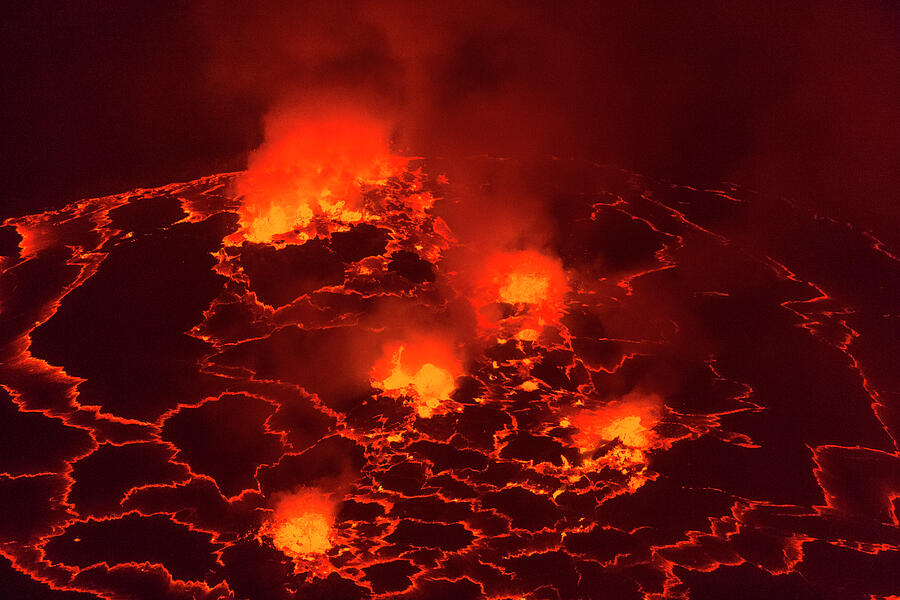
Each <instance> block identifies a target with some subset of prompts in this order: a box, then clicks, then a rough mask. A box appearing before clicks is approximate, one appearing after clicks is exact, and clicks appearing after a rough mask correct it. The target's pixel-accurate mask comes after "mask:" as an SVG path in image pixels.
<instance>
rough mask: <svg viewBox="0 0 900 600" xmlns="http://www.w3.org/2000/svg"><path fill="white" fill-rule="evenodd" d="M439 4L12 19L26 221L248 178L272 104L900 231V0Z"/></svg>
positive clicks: (454, 145) (50, 14) (9, 205)
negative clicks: (324, 104) (735, 189)
mask: <svg viewBox="0 0 900 600" xmlns="http://www.w3.org/2000/svg"><path fill="white" fill-rule="evenodd" d="M421 4H422V3H417V2H406V1H391V2H328V3H320V4H312V3H297V2H272V1H261V2H255V3H237V2H234V3H223V2H214V1H212V2H210V1H199V2H191V3H187V2H133V1H132V2H128V1H118V2H99V1H82V2H62V1H58V0H57V1H41V0H38V1H32V2H22V3H5V5H4V8H3V13H4V14H3V17H2V31H0V37H2V42H0V44H2V47H3V59H4V67H3V74H2V77H3V87H2V89H3V94H2V95H0V98H2V99H0V102H2V107H3V108H2V115H3V131H2V137H3V143H4V150H5V152H4V155H5V159H4V161H3V164H4V171H5V172H4V177H3V192H2V194H3V196H2V202H3V209H2V214H4V215H9V214H15V213H21V212H30V211H35V210H38V209H40V208H42V207H45V206H59V205H61V204H64V203H65V202H68V201H71V200H73V199H76V198H79V197H84V196H92V195H100V194H106V193H114V192H119V191H124V190H126V189H129V188H132V187H136V186H155V185H161V184H164V183H169V182H172V181H177V180H185V179H190V178H194V177H198V176H202V175H206V174H210V173H213V172H218V171H223V170H234V169H239V168H242V167H243V166H244V160H245V158H246V154H247V152H248V151H249V150H251V149H252V148H254V147H255V146H256V145H258V144H259V142H260V139H261V118H262V116H263V115H264V114H265V113H266V112H267V111H268V110H269V109H270V108H272V107H274V106H277V105H279V104H282V105H283V104H284V103H290V102H300V103H303V102H307V101H310V100H314V99H315V98H317V97H331V96H335V95H337V96H340V97H342V98H350V99H352V101H353V102H359V103H361V104H364V105H366V106H370V107H375V109H377V110H379V111H382V112H384V113H385V114H387V115H389V116H390V117H391V118H392V119H393V120H394V121H395V122H396V123H397V129H398V140H402V145H403V146H404V148H405V149H406V150H407V151H409V152H412V153H418V154H426V155H441V156H467V155H473V154H480V153H489V154H494V155H506V156H516V155H522V156H525V157H535V156H543V155H559V156H576V157H580V158H589V159H594V160H598V161H601V162H609V163H614V164H617V165H621V166H624V167H627V168H632V169H635V170H638V171H641V172H643V173H646V174H649V175H656V176H661V177H668V178H672V179H676V180H678V181H680V182H683V183H690V182H697V183H704V182H707V181H717V180H729V181H736V182H740V183H745V184H749V185H751V186H755V187H757V188H761V189H764V190H767V191H774V192H776V193H780V194H784V195H788V196H791V197H794V198H796V199H798V200H799V201H801V202H803V203H806V204H808V205H810V206H814V207H817V208H818V209H820V210H822V211H824V212H825V213H827V214H831V215H834V216H836V217H838V218H846V219H852V220H854V221H857V222H859V223H861V224H862V225H863V226H865V227H872V228H874V229H875V230H876V232H882V233H884V232H887V233H889V232H890V231H892V230H895V229H896V227H895V225H896V224H897V221H896V218H897V212H898V209H897V208H896V206H895V204H896V200H897V189H898V184H900V175H898V169H897V168H896V164H897V163H898V155H900V152H898V149H900V103H898V102H897V100H896V98H897V97H900V33H898V32H900V11H898V9H897V8H896V5H895V4H893V3H891V2H887V1H884V2H879V1H867V0H857V1H854V2H832V1H827V0H826V1H820V2H811V1H810V2H806V1H798V2H783V1H780V2H769V1H766V0H762V1H758V0H754V1H746V0H742V1H735V2H728V1H724V2H693V3H672V2H640V3H635V2H621V3H616V4H613V3H601V2H589V3H587V2H504V1H497V2H485V3H481V4H478V3H465V2H463V3H449V4H452V6H444V3H431V5H430V6H426V7H424V8H423V7H422V6H420V5H421ZM242 5H246V7H244V6H242Z"/></svg>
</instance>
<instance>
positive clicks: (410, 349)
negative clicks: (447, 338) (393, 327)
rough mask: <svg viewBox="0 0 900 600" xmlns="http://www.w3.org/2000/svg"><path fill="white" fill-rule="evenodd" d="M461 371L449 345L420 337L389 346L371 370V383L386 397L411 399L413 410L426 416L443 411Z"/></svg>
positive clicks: (460, 366)
mask: <svg viewBox="0 0 900 600" xmlns="http://www.w3.org/2000/svg"><path fill="white" fill-rule="evenodd" d="M461 374H462V365H461V363H460V361H459V359H458V358H456V356H455V354H454V352H453V349H452V347H450V346H449V345H448V344H445V343H443V342H440V341H437V340H427V339H420V340H416V341H413V342H406V343H403V344H393V345H391V346H390V348H389V351H388V353H387V354H386V355H385V358H383V359H382V360H380V361H379V362H378V363H376V365H375V366H374V367H373V369H372V384H373V385H374V386H375V387H377V388H379V389H381V390H382V391H383V393H384V394H386V395H388V396H391V397H394V398H399V397H401V396H406V397H408V398H410V399H412V401H413V405H414V408H415V409H416V413H417V414H418V415H419V416H420V417H422V418H428V417H431V416H433V415H434V414H436V413H440V412H444V410H445V409H446V403H447V401H448V400H449V399H450V395H451V394H452V393H453V391H454V390H455V389H456V378H457V377H458V376H459V375H461Z"/></svg>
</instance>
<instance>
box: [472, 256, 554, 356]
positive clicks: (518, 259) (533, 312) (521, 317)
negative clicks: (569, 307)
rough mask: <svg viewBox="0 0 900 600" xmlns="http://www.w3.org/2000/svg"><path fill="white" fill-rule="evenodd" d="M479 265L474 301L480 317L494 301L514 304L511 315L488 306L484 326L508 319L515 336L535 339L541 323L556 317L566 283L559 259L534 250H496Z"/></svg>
mask: <svg viewBox="0 0 900 600" xmlns="http://www.w3.org/2000/svg"><path fill="white" fill-rule="evenodd" d="M481 268H482V273H481V275H480V277H479V281H478V283H477V285H476V290H475V293H474V294H473V301H474V302H475V303H476V304H477V305H478V306H477V308H479V309H480V310H479V314H480V315H481V316H482V318H483V319H484V318H485V315H486V313H485V308H486V307H490V306H492V305H493V304H495V303H498V302H499V303H503V304H507V305H513V306H515V313H514V315H513V316H512V318H510V317H506V318H505V319H504V318H503V317H502V316H501V315H499V314H496V315H491V311H490V310H488V311H487V317H486V319H487V322H484V321H483V322H482V325H483V326H487V327H491V326H494V324H495V323H496V322H497V321H499V320H507V324H508V325H510V326H514V327H515V333H512V335H513V336H514V337H515V338H516V339H519V340H527V341H536V340H537V339H538V338H539V337H540V332H541V330H542V329H543V327H544V326H546V325H550V324H553V323H555V322H556V321H557V320H558V319H559V316H560V315H561V313H562V308H563V297H564V296H565V294H566V292H567V291H568V286H567V284H566V275H565V273H564V271H563V269H562V265H561V264H560V261H559V260H558V259H556V258H553V257H551V256H548V255H546V254H542V253H541V252H538V251H537V250H521V251H517V252H496V253H494V254H493V255H492V256H490V257H489V258H488V260H487V261H486V262H485V264H484V265H483V266H482V267H481Z"/></svg>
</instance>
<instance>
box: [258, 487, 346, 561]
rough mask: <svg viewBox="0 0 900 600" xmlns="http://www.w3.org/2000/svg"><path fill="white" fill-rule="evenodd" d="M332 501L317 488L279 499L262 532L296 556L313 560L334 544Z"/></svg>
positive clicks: (276, 545)
mask: <svg viewBox="0 0 900 600" xmlns="http://www.w3.org/2000/svg"><path fill="white" fill-rule="evenodd" d="M333 524H334V508H333V506H332V503H331V502H330V501H329V500H328V499H327V498H326V496H324V495H323V494H322V493H320V492H319V491H317V490H302V491H300V492H297V493H295V494H290V495H287V496H282V497H281V498H279V500H278V502H277V504H276V506H275V512H274V514H273V515H272V518H271V519H270V521H269V522H268V523H267V524H266V525H265V526H264V528H263V529H262V531H261V533H263V535H266V536H269V537H271V539H272V543H273V544H274V545H275V547H276V548H278V549H279V550H280V551H282V552H284V553H285V554H287V555H288V556H290V557H292V558H294V559H300V560H314V559H315V558H316V557H317V556H319V555H322V554H324V553H325V552H327V551H328V550H329V549H330V548H331V547H332V545H333V541H332V527H333Z"/></svg>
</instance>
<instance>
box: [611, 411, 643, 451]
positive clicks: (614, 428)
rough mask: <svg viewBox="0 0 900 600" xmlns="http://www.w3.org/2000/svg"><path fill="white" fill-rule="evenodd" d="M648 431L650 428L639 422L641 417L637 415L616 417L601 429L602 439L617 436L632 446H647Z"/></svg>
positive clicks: (612, 438)
mask: <svg viewBox="0 0 900 600" xmlns="http://www.w3.org/2000/svg"><path fill="white" fill-rule="evenodd" d="M649 433H650V430H649V429H647V428H646V427H644V426H643V425H642V424H641V417H640V416H638V415H630V416H627V417H622V418H620V419H616V420H615V421H613V422H612V423H610V424H609V425H608V426H606V427H604V428H603V429H602V430H601V434H602V435H603V437H604V439H607V440H614V439H616V438H619V441H621V442H622V443H623V444H625V445H626V446H630V447H632V448H645V447H647V446H649V445H650V437H649Z"/></svg>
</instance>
